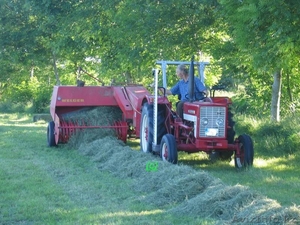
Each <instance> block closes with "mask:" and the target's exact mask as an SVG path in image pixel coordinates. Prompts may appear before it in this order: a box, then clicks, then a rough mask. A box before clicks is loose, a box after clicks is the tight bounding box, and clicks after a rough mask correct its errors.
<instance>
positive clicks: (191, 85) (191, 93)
mask: <svg viewBox="0 0 300 225" xmlns="http://www.w3.org/2000/svg"><path fill="white" fill-rule="evenodd" d="M194 87H195V79H194V56H192V59H191V64H190V69H189V101H190V102H193V101H194Z"/></svg>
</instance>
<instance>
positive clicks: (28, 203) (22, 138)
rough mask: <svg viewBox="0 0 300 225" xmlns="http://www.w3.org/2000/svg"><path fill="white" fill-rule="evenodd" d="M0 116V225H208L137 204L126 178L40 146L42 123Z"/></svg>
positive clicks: (43, 141) (74, 155) (59, 150)
mask: <svg viewBox="0 0 300 225" xmlns="http://www.w3.org/2000/svg"><path fill="white" fill-rule="evenodd" d="M30 121H31V118H30V117H24V116H20V115H0V133H1V135H0V165H1V167H0V179H1V183H0V199H1V201H0V224H214V223H215V222H214V221H213V220H209V219H206V220H202V219H199V218H198V219H196V220H195V219H194V218H191V217H187V216H184V215H178V216H174V215H170V214H168V213H167V212H166V210H167V209H158V208H157V207H155V206H152V205H146V204H142V203H140V202H138V201H136V199H138V198H142V196H140V195H137V193H136V192H135V191H134V190H132V188H131V182H132V179H121V178H118V177H116V176H113V175H112V174H110V173H108V172H104V171H100V170H99V169H98V168H97V167H96V165H95V163H93V162H91V161H90V160H89V159H88V158H87V157H83V156H82V155H80V154H79V153H78V152H77V151H73V150H69V149H67V148H64V147H60V148H52V149H49V148H48V147H47V146H46V124H45V123H43V122H40V123H31V122H30Z"/></svg>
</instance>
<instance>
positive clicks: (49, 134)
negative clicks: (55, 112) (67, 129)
mask: <svg viewBox="0 0 300 225" xmlns="http://www.w3.org/2000/svg"><path fill="white" fill-rule="evenodd" d="M54 127H55V124H54V121H50V122H49V123H48V127H47V141H48V146H49V147H53V146H56V143H55V135H54V132H55V129H54Z"/></svg>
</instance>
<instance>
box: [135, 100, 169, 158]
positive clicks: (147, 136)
mask: <svg viewBox="0 0 300 225" xmlns="http://www.w3.org/2000/svg"><path fill="white" fill-rule="evenodd" d="M166 133H167V131H166V127H165V107H164V105H158V109H157V144H160V141H161V139H162V137H163V135H164V134H166ZM153 134H154V130H153V104H148V103H145V104H144V105H143V108H142V117H141V124H140V146H141V151H143V152H145V153H147V152H152V142H153Z"/></svg>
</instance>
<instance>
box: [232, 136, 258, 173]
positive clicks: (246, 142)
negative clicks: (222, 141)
mask: <svg viewBox="0 0 300 225" xmlns="http://www.w3.org/2000/svg"><path fill="white" fill-rule="evenodd" d="M238 140H239V147H240V155H239V156H235V157H234V164H235V167H236V168H238V169H241V168H247V167H250V166H252V165H253V157H254V149H253V142H252V139H251V137H250V136H249V135H247V134H242V135H240V136H239V137H238Z"/></svg>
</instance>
